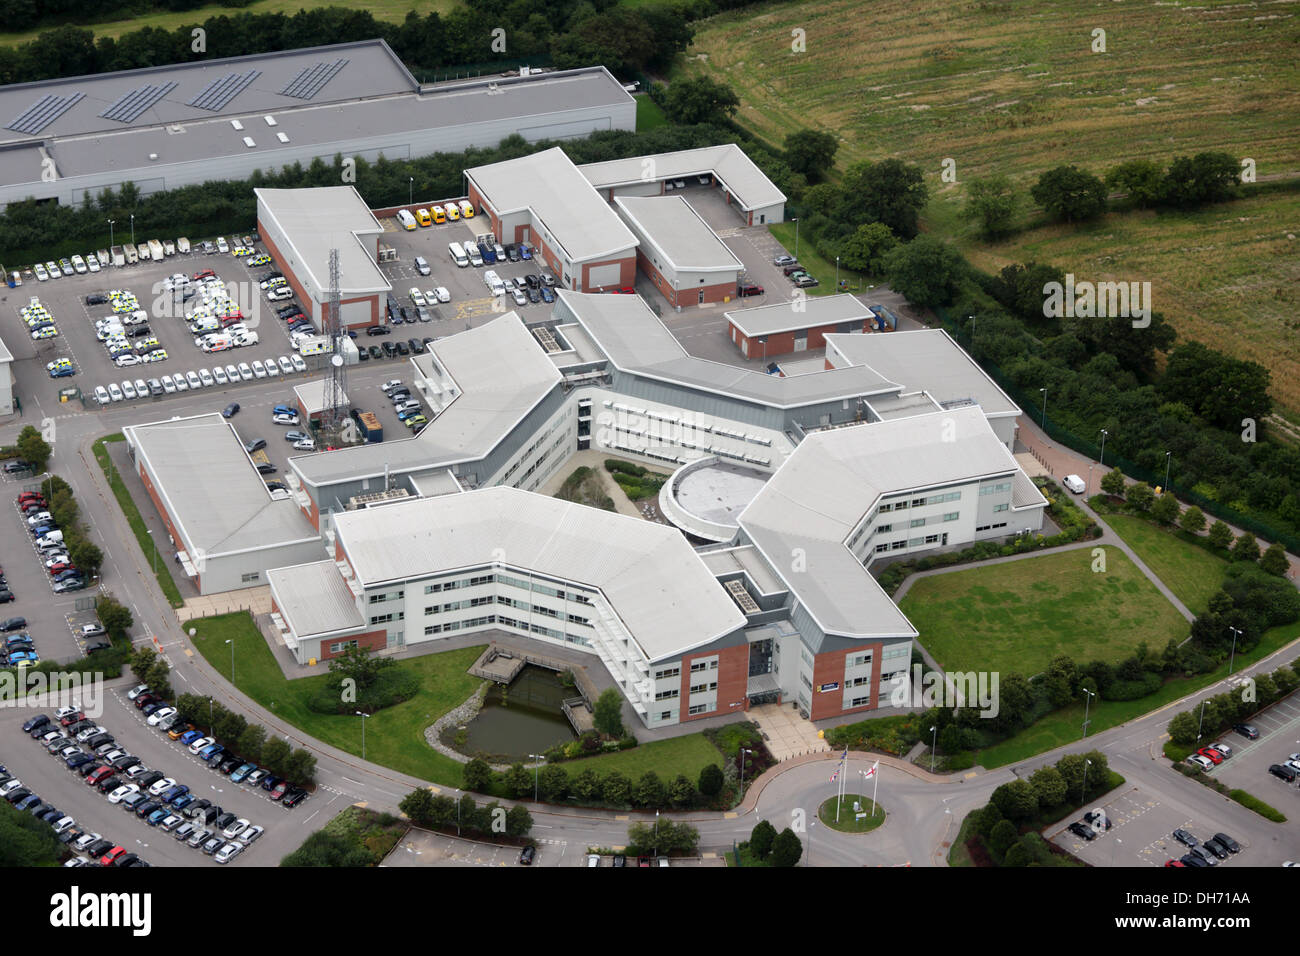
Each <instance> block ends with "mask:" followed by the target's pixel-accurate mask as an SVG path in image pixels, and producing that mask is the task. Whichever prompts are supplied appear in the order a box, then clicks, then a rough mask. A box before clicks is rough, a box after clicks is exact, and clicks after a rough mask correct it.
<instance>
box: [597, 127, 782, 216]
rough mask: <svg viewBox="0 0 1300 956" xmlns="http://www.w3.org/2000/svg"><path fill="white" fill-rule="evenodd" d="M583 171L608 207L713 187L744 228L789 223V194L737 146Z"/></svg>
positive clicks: (681, 152) (609, 163) (605, 164)
mask: <svg viewBox="0 0 1300 956" xmlns="http://www.w3.org/2000/svg"><path fill="white" fill-rule="evenodd" d="M578 170H579V171H580V172H581V173H582V175H583V176H584V177H585V178H586V180H587V181H588V182H589V183H591V185H592V186H593V187H594V188H595V189H596V191H597V192H598V193H600V194H601V196H603V197H604V198H605V200H606V201H607V202H613V201H614V200H615V199H616V198H617V197H619V196H662V195H665V194H667V193H671V192H673V191H674V190H676V189H682V188H686V187H690V186H695V185H700V186H712V187H716V188H718V189H721V190H722V192H723V195H724V196H725V197H726V200H727V204H728V205H730V206H733V207H734V208H735V209H736V213H737V215H738V217H739V221H740V223H741V224H743V225H746V226H762V225H766V224H770V223H774V222H784V221H785V199H786V197H785V194H784V193H783V192H781V190H779V189H777V188H776V185H775V184H774V183H773V182H772V181H771V180H770V179H768V178H767V176H765V175H764V174H763V171H762V170H761V169H759V168H758V167H757V166H755V165H754V161H753V160H751V159H750V158H749V157H748V156H746V155H745V151H744V150H743V149H741V148H740V147H739V146H737V145H736V144H734V143H727V144H725V145H723V146H705V147H702V148H700V149H683V150H679V151H677V152H674V153H653V154H650V155H648V156H633V157H630V158H628V159H611V160H608V161H606V162H603V163H587V164H585V165H582V166H579V167H578Z"/></svg>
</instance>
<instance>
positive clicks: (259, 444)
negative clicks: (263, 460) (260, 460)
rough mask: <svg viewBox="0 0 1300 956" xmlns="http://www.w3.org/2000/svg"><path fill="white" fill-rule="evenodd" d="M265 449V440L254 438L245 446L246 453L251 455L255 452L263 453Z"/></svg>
mask: <svg viewBox="0 0 1300 956" xmlns="http://www.w3.org/2000/svg"><path fill="white" fill-rule="evenodd" d="M265 447H266V439H265V438H254V439H252V440H251V441H248V442H246V443H245V444H244V451H246V452H248V453H249V454H250V455H251V454H252V453H253V452H255V451H261V450H262V449H263V448H265Z"/></svg>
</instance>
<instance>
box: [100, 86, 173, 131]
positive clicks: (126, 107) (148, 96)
mask: <svg viewBox="0 0 1300 956" xmlns="http://www.w3.org/2000/svg"><path fill="white" fill-rule="evenodd" d="M174 89H176V84H175V83H164V84H163V85H162V86H153V85H149V86H142V87H140V88H138V89H134V90H132V91H131V92H129V93H125V94H123V95H122V96H120V97H118V99H117V100H116V102H114V103H113V105H112V106H110V107H109V108H108V109H106V110H104V112H102V113H100V114H99V115H100V116H102V117H104V119H111V120H116V121H117V122H119V123H134V122H135V121H136V120H137V119H139V118H140V114H141V113H143V112H144V111H145V110H147V109H149V108H151V107H152V106H153V105H154V104H155V103H157V102H158V101H159V100H160V99H162V98H163V97H164V96H166V95H167V94H168V93H170V92H171V91H172V90H174Z"/></svg>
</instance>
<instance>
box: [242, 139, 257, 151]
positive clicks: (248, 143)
mask: <svg viewBox="0 0 1300 956" xmlns="http://www.w3.org/2000/svg"><path fill="white" fill-rule="evenodd" d="M244 145H245V146H247V147H248V148H249V149H252V148H253V147H254V146H256V145H257V144H256V143H254V142H253V137H251V136H245V137H244Z"/></svg>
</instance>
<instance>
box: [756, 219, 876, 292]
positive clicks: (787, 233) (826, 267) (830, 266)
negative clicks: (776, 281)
mask: <svg viewBox="0 0 1300 956" xmlns="http://www.w3.org/2000/svg"><path fill="white" fill-rule="evenodd" d="M770 229H771V232H772V235H773V236H775V237H776V238H777V240H778V241H779V242H780V243H781V245H783V246H785V248H787V249H789V250H790V254H791V255H794V250H795V241H794V240H795V223H793V222H782V223H777V224H776V225H774V226H771V227H770ZM798 248H799V255H798V259H799V264H800V265H801V266H803V267H804V270H805V271H807V273H808V274H809V275H810V276H812V277H813V278H814V279H816V280H817V281H818V283H820V284H819V285H815V286H813V287H812V288H811V289H804V291H805V292H807V293H808V294H809V295H834V294H835V291H836V290H835V276H836V269H835V260H834V259H831V260H827V259H825V258H823V257H822V256H820V255H818V253H817V250H816V249H814V248H813V247H812V244H811V243H807V242H804V243H800V244H799V246H798ZM838 274H839V277H840V279H841V280H843V281H846V282H848V283H849V289H850V290H851V291H855V292H856V291H858V290H861V289H869V288H871V285H872V280H871V279H869V278H867V277H866V276H863V275H861V274H860V273H857V272H850V271H849V270H848V269H846V268H845V267H843V266H841V267H840V269H839V273H838ZM791 288H794V287H793V286H791ZM768 291H769V293H770V292H771V290H768Z"/></svg>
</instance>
